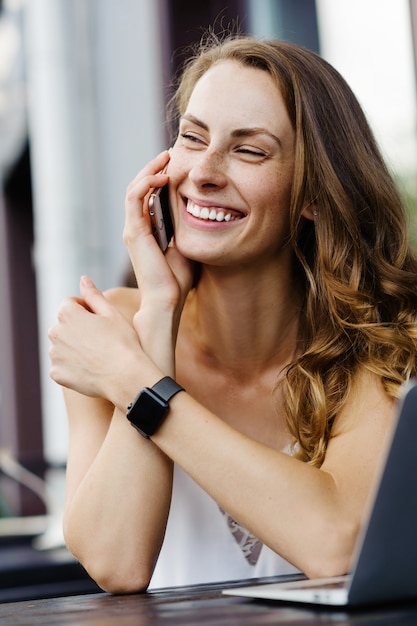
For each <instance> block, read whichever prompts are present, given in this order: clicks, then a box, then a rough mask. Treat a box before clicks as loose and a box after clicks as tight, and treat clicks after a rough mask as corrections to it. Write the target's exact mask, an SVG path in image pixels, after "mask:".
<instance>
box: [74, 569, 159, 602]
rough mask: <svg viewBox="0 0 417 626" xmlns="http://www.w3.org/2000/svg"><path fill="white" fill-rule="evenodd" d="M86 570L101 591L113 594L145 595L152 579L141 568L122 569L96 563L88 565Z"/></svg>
mask: <svg viewBox="0 0 417 626" xmlns="http://www.w3.org/2000/svg"><path fill="white" fill-rule="evenodd" d="M85 569H86V571H87V572H88V574H89V576H90V577H91V578H92V579H93V580H94V581H95V582H96V584H97V585H98V586H99V587H100V589H102V590H103V591H106V592H108V593H112V594H133V593H144V592H145V591H146V590H147V588H148V586H149V583H150V579H151V574H149V573H148V572H147V571H142V570H141V568H140V567H135V568H132V569H129V568H127V567H123V568H122V567H117V566H115V564H114V563H113V564H110V567H109V566H107V565H106V564H100V563H96V562H94V563H93V564H92V565H89V564H86V566H85Z"/></svg>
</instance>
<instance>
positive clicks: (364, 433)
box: [322, 370, 397, 491]
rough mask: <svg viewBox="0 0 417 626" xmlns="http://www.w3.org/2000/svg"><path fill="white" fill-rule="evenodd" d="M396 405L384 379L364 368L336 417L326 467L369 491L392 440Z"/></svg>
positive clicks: (358, 487) (323, 466)
mask: <svg viewBox="0 0 417 626" xmlns="http://www.w3.org/2000/svg"><path fill="white" fill-rule="evenodd" d="M396 408H397V405H396V402H395V400H393V399H392V398H390V397H389V396H388V394H387V393H386V392H385V390H384V387H383V385H382V382H381V380H380V378H379V377H378V376H377V375H376V374H373V373H371V372H369V371H366V370H363V371H361V372H360V373H359V374H358V375H357V376H356V378H355V381H354V383H353V385H352V388H351V391H350V393H349V396H348V398H347V401H346V403H345V405H344V406H343V408H342V410H341V411H340V413H339V415H338V416H337V417H336V420H335V423H334V425H333V429H332V436H331V438H330V441H329V444H328V447H327V452H326V457H325V460H324V463H323V465H322V469H325V470H327V471H330V473H332V474H333V475H334V476H337V475H338V476H339V479H340V477H341V476H344V480H345V481H349V480H350V482H351V483H355V482H356V489H358V490H361V489H364V490H365V491H367V489H369V485H370V484H371V482H372V480H373V477H374V475H375V472H376V470H377V468H378V466H379V463H380V460H381V459H382V458H383V454H384V451H385V449H386V445H387V443H388V441H389V437H390V434H391V432H392V428H393V425H394V423H395V417H396Z"/></svg>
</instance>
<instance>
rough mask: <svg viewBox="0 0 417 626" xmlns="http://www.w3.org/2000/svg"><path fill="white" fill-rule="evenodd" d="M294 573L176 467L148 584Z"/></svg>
mask: <svg viewBox="0 0 417 626" xmlns="http://www.w3.org/2000/svg"><path fill="white" fill-rule="evenodd" d="M295 572H298V570H297V569H296V568H294V567H293V566H292V565H290V564H289V563H288V562H287V561H285V560H284V559H283V558H281V557H280V556H279V555H278V554H276V553H275V552H273V551H272V550H270V549H269V548H268V547H267V546H265V545H262V544H261V543H260V542H259V541H257V539H256V538H255V537H253V535H250V534H249V533H248V532H247V531H245V529H243V528H242V527H241V526H239V525H238V524H237V523H236V522H234V520H232V519H231V518H230V516H227V515H226V514H225V513H224V512H222V511H221V510H220V509H219V506H218V505H217V504H216V502H215V501H214V500H213V499H212V498H211V497H210V496H209V495H207V493H206V492H205V491H203V489H201V488H200V487H199V486H198V485H197V484H196V483H195V482H194V481H193V480H192V479H191V478H190V477H189V476H188V475H187V474H186V473H185V472H183V471H182V470H181V469H180V468H179V467H177V466H175V468H174V484H173V491H172V503H171V509H170V513H169V518H168V524H167V529H166V534H165V539H164V543H163V546H162V549H161V553H160V555H159V559H158V562H157V565H156V568H155V571H154V574H153V577H152V580H151V584H150V586H149V588H153V589H155V588H160V587H171V586H181V585H194V584H200V583H210V582H222V581H231V580H240V579H246V578H258V577H262V576H276V575H280V574H292V573H295Z"/></svg>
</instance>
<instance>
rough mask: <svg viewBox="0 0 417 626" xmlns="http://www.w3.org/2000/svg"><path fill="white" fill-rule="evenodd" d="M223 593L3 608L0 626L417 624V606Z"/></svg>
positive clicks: (181, 592)
mask: <svg viewBox="0 0 417 626" xmlns="http://www.w3.org/2000/svg"><path fill="white" fill-rule="evenodd" d="M271 580H272V579H271ZM241 584H243V582H242V583H241ZM228 586H230V585H228ZM221 589H222V586H221V585H204V586H199V587H183V588H177V589H168V590H160V591H153V592H149V593H145V594H138V595H129V596H112V595H109V594H105V593H97V594H90V595H81V596H66V597H60V598H49V599H44V600H41V599H39V600H32V601H25V602H11V603H7V604H0V624H1V625H2V626H34V625H39V626H60V625H62V626H151V625H152V626H167V625H171V626H174V625H175V626H193V625H196V626H197V625H198V626H249V625H250V626H265V625H269V626H271V625H273V624H290V625H291V626H302V625H311V624H318V625H321V626H323V625H328V626H330V625H332V626H333V625H338V626H341V625H343V626H346V625H352V626H353V625H355V626H363V625H366V624H369V625H370V626H371V625H372V626H405V625H409V626H415V625H416V624H417V602H416V603H412V604H404V605H399V606H386V607H374V608H371V609H361V610H351V611H349V610H346V609H336V610H335V609H327V608H320V607H317V608H316V607H310V606H290V605H288V604H284V603H272V602H264V601H257V600H249V599H244V598H237V597H236V598H234V597H227V596H222V595H221Z"/></svg>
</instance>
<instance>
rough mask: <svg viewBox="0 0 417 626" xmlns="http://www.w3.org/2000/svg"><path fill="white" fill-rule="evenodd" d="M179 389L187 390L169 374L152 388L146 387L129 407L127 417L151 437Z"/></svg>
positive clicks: (142, 432) (142, 433)
mask: <svg viewBox="0 0 417 626" xmlns="http://www.w3.org/2000/svg"><path fill="white" fill-rule="evenodd" d="M179 391H185V390H184V388H183V387H181V386H180V385H179V384H178V383H176V382H175V380H173V379H172V378H170V377H169V376H165V378H162V379H161V380H160V381H159V382H157V383H156V384H155V385H154V386H153V387H152V388H149V387H145V388H144V389H142V391H140V392H139V394H138V395H137V396H136V398H135V399H134V400H133V402H131V403H130V404H129V406H128V407H127V413H126V417H127V419H128V420H129V422H130V423H131V424H132V426H134V427H135V428H136V429H137V430H138V431H139V432H140V434H141V435H142V436H143V437H145V438H146V439H149V437H151V435H153V434H154V433H156V431H157V430H158V428H159V427H160V425H161V424H162V422H163V421H164V419H165V417H166V416H167V413H168V411H169V401H170V399H171V398H172V397H173V396H175V394H176V393H178V392H179Z"/></svg>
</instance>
